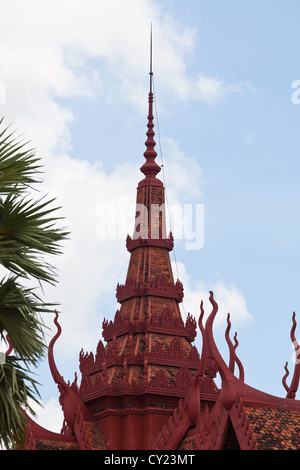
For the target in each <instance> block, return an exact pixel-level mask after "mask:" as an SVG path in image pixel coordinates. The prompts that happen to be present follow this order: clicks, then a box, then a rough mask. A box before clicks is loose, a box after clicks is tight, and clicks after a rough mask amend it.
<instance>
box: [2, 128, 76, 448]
mask: <svg viewBox="0 0 300 470" xmlns="http://www.w3.org/2000/svg"><path fill="white" fill-rule="evenodd" d="M2 123H3V119H0V265H2V266H4V267H5V268H6V269H7V270H8V271H9V274H8V276H6V278H4V279H2V280H1V279H0V340H1V339H2V342H3V340H4V341H5V338H6V335H7V334H8V335H9V339H10V342H11V344H12V346H13V349H14V352H15V356H13V357H12V356H9V357H8V358H6V362H5V363H4V364H1V363H0V442H2V443H4V445H5V446H6V447H9V448H11V447H14V446H15V445H16V444H18V446H22V445H24V443H25V437H26V420H25V417H24V414H23V412H22V409H23V410H25V409H28V408H29V403H28V399H29V398H32V399H34V400H36V401H37V396H38V390H37V384H36V382H35V381H34V380H33V379H32V378H31V376H30V375H29V371H30V367H33V366H36V365H37V364H38V362H39V360H40V359H42V358H43V356H44V354H45V351H46V349H47V348H46V345H45V338H44V324H43V321H42V315H43V314H44V313H46V312H50V311H53V308H54V305H53V304H49V303H46V302H44V301H43V300H42V299H41V298H40V297H39V296H38V295H37V291H36V288H34V287H24V286H23V285H21V283H20V279H23V280H24V278H26V285H28V283H30V281H31V280H34V281H35V284H36V281H38V283H39V284H41V282H47V283H51V284H55V283H56V282H57V275H56V271H55V268H54V266H53V265H52V264H51V263H50V261H49V260H50V257H53V256H55V255H58V254H60V253H61V248H60V243H61V242H62V240H64V239H66V238H67V235H68V234H67V232H66V231H65V230H64V229H61V228H58V227H57V223H58V221H59V220H60V217H58V216H57V210H58V208H53V206H52V203H53V201H54V200H53V199H52V200H45V198H44V197H40V198H38V199H33V197H32V195H31V196H29V188H31V186H32V185H33V184H34V183H40V182H41V181H40V179H39V173H40V168H41V165H40V159H39V158H38V157H36V156H35V152H34V151H33V150H28V149H27V143H26V142H22V141H20V139H19V138H16V137H15V134H14V132H10V131H9V128H8V127H6V128H4V129H3V130H1V125H2ZM46 259H47V261H46Z"/></svg>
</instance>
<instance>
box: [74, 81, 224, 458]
mask: <svg viewBox="0 0 300 470" xmlns="http://www.w3.org/2000/svg"><path fill="white" fill-rule="evenodd" d="M150 73H151V72H150ZM150 84H151V81H150ZM148 102H149V111H148V124H147V126H148V131H147V140H146V142H145V145H146V151H145V153H144V157H145V159H146V162H145V163H144V165H143V166H142V167H141V172H142V173H143V175H144V178H143V179H142V180H141V181H140V182H139V184H138V188H137V198H136V218H135V225H134V233H133V236H132V237H131V236H128V237H127V240H126V246H127V250H128V251H129V253H130V261H129V266H128V271H127V277H126V280H125V283H124V284H122V285H121V284H118V286H117V293H116V296H117V300H118V302H119V303H120V305H121V307H120V309H119V310H118V311H117V312H116V314H115V317H114V320H113V321H110V322H108V321H104V322H103V338H104V340H105V341H106V346H104V345H103V343H102V341H100V342H99V344H98V347H97V352H96V354H95V355H93V354H84V353H83V352H82V353H81V356H80V369H81V372H82V376H83V377H82V382H81V386H80V389H79V393H80V396H81V399H82V400H83V402H84V403H85V405H86V406H88V407H89V408H93V409H94V410H95V409H97V420H98V422H99V426H100V428H101V431H102V435H103V437H104V439H105V441H106V442H108V445H109V446H110V447H111V448H113V449H151V447H152V446H153V444H154V439H155V438H156V437H157V434H158V432H159V431H160V430H161V428H162V427H163V425H164V424H165V423H166V422H167V420H168V418H169V416H170V415H172V414H173V411H174V409H175V407H176V406H177V404H178V400H179V399H180V398H183V397H184V396H185V394H186V392H187V391H188V389H189V388H190V387H191V385H192V382H193V377H194V375H195V373H196V371H197V369H198V367H199V359H200V358H199V354H198V351H197V349H196V347H195V346H193V344H192V343H193V341H194V339H195V336H196V326H197V323H196V320H195V319H194V318H193V317H192V316H191V315H190V314H188V316H187V319H186V322H185V323H184V321H183V319H182V317H181V313H180V308H179V305H180V303H181V301H182V298H183V285H182V283H181V282H180V281H179V280H176V282H175V281H174V278H173V273H172V267H171V261H170V251H171V250H172V249H173V236H172V233H170V234H169V235H168V236H166V221H165V207H164V205H165V189H164V186H163V183H162V181H161V180H160V179H158V178H157V175H158V173H159V172H160V170H161V168H160V166H159V165H158V164H157V163H156V161H155V159H156V156H157V153H156V151H155V140H154V130H153V127H154V124H153V92H152V86H151V85H150V92H149V97H148ZM204 382H205V383H204ZM202 392H203V393H205V394H207V395H212V396H211V400H213V401H215V399H216V397H217V388H216V386H215V385H214V383H213V381H212V379H211V378H210V376H209V378H207V379H206V380H205V381H203V384H202ZM112 423H113V424H112ZM145 429H146V430H147V432H145Z"/></svg>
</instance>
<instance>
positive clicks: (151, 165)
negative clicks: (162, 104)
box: [139, 23, 162, 185]
mask: <svg viewBox="0 0 300 470" xmlns="http://www.w3.org/2000/svg"><path fill="white" fill-rule="evenodd" d="M149 75H150V91H149V95H148V103H149V111H148V124H147V127H148V131H147V133H146V135H147V140H146V142H145V145H146V147H147V150H146V151H145V152H144V157H145V158H146V163H144V165H143V166H142V167H141V169H140V170H141V172H142V173H144V175H145V176H146V178H145V180H146V181H147V182H148V183H150V182H151V184H156V185H162V183H161V181H160V180H158V179H156V175H157V173H159V172H160V166H159V165H158V164H157V163H156V162H155V158H156V157H157V153H156V151H155V145H156V142H155V140H154V135H155V133H154V130H153V128H154V124H153V119H154V116H153V69H152V23H151V31H150V72H149ZM145 180H143V181H141V182H140V183H139V185H142V184H147V182H146V181H145Z"/></svg>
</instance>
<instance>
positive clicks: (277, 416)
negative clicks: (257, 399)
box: [246, 408, 300, 450]
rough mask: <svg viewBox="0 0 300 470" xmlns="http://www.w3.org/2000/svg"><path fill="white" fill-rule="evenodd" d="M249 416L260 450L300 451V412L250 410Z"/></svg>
mask: <svg viewBox="0 0 300 470" xmlns="http://www.w3.org/2000/svg"><path fill="white" fill-rule="evenodd" d="M246 411H247V416H248V419H249V422H250V425H251V428H252V431H253V433H254V435H255V439H256V442H257V448H258V449H260V450H300V411H287V410H284V409H266V408H248V409H247V410H246Z"/></svg>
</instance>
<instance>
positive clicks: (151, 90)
mask: <svg viewBox="0 0 300 470" xmlns="http://www.w3.org/2000/svg"><path fill="white" fill-rule="evenodd" d="M149 75H150V93H152V92H153V70H152V23H151V29H150V72H149Z"/></svg>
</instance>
